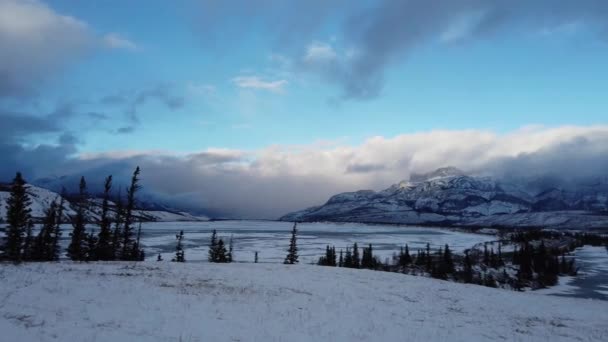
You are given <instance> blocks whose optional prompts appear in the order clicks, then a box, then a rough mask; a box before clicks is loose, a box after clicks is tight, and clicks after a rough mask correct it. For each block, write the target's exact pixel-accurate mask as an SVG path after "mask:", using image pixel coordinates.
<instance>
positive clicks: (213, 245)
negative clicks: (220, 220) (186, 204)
mask: <svg viewBox="0 0 608 342" xmlns="http://www.w3.org/2000/svg"><path fill="white" fill-rule="evenodd" d="M232 252H233V245H232V236H231V237H230V240H229V243H228V249H226V244H225V243H224V240H223V239H222V238H218V237H217V232H216V231H215V229H214V230H213V233H212V234H211V242H210V243H209V257H208V260H209V262H216V263H229V262H232Z"/></svg>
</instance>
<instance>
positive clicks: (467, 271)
mask: <svg viewBox="0 0 608 342" xmlns="http://www.w3.org/2000/svg"><path fill="white" fill-rule="evenodd" d="M463 277H464V282H465V283H472V282H473V263H472V262H471V257H470V256H469V251H468V250H466V251H465V252H464V262H463Z"/></svg>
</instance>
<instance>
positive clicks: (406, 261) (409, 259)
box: [402, 244, 412, 266]
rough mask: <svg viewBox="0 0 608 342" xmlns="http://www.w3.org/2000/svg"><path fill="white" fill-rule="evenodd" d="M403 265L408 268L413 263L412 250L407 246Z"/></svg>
mask: <svg viewBox="0 0 608 342" xmlns="http://www.w3.org/2000/svg"><path fill="white" fill-rule="evenodd" d="M402 262H403V265H404V266H408V265H409V264H411V263H412V257H411V256H410V248H409V247H408V245H407V244H405V253H404V255H403V261H402Z"/></svg>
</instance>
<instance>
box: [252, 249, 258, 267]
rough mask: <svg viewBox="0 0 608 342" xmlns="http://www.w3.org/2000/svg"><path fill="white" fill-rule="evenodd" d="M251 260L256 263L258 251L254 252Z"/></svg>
mask: <svg viewBox="0 0 608 342" xmlns="http://www.w3.org/2000/svg"><path fill="white" fill-rule="evenodd" d="M253 262H254V263H256V264H257V263H258V251H255V254H254V256H253Z"/></svg>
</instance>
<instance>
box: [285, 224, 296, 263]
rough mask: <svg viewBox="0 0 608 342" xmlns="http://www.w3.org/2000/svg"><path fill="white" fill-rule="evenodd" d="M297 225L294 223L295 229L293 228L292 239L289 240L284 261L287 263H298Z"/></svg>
mask: <svg viewBox="0 0 608 342" xmlns="http://www.w3.org/2000/svg"><path fill="white" fill-rule="evenodd" d="M297 225H298V224H297V223H294V224H293V229H292V230H291V239H290V240H289V248H288V249H287V256H286V257H285V261H284V263H285V264H289V265H293V264H297V263H298V245H297V234H298V228H297Z"/></svg>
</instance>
